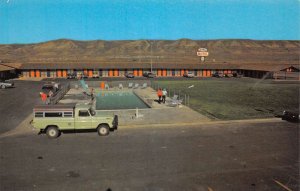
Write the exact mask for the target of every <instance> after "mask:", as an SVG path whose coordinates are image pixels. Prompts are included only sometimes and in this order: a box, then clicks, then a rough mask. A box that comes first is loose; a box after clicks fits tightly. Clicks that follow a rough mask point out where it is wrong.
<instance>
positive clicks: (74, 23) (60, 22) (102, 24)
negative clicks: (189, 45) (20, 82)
mask: <svg viewBox="0 0 300 191" xmlns="http://www.w3.org/2000/svg"><path fill="white" fill-rule="evenodd" d="M182 38H188V39H194V40H209V39H255V40H300V0H0V44H14V43H38V42H43V41H49V40H55V39H73V40H139V39H152V40H176V39H182Z"/></svg>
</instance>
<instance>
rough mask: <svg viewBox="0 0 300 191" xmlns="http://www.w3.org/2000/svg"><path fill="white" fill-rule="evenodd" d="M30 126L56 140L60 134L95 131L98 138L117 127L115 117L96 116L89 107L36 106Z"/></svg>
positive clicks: (84, 105)
mask: <svg viewBox="0 0 300 191" xmlns="http://www.w3.org/2000/svg"><path fill="white" fill-rule="evenodd" d="M33 115H34V117H33V120H32V121H31V125H32V126H33V127H34V128H35V129H38V130H40V133H46V134H47V136H48V137H49V138H57V137H59V136H60V135H61V132H67V131H76V130H96V131H97V132H98V134H99V135H100V136H105V135H108V134H109V131H110V130H116V129H117V127H118V116H117V115H103V114H97V112H96V111H94V110H93V109H92V108H91V107H90V105H86V104H83V103H78V104H71V105H51V106H50V105H38V106H35V107H34V109H33Z"/></svg>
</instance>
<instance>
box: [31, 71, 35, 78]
mask: <svg viewBox="0 0 300 191" xmlns="http://www.w3.org/2000/svg"><path fill="white" fill-rule="evenodd" d="M34 74H35V72H34V70H31V71H30V77H32V78H33V77H34V76H35V75H34Z"/></svg>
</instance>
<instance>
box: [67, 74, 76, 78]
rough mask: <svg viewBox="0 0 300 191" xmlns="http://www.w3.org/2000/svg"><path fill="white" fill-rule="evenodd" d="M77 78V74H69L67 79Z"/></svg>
mask: <svg viewBox="0 0 300 191" xmlns="http://www.w3.org/2000/svg"><path fill="white" fill-rule="evenodd" d="M75 78H76V75H75V73H68V74H67V79H75Z"/></svg>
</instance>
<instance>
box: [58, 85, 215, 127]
mask: <svg viewBox="0 0 300 191" xmlns="http://www.w3.org/2000/svg"><path fill="white" fill-rule="evenodd" d="M116 90H118V89H113V90H112V91H116ZM100 91H103V90H100V89H95V92H96V93H97V92H100ZM104 91H107V90H104ZM108 91H111V90H108ZM119 91H120V90H119ZM121 91H134V92H135V93H136V95H138V96H139V97H140V98H141V99H142V100H143V101H144V102H146V103H147V104H148V105H149V106H151V108H149V109H138V111H137V110H136V109H128V110H105V111H97V112H98V113H101V112H103V113H111V114H116V115H118V116H119V126H120V127H122V126H124V127H125V126H126V127H130V126H143V125H160V124H165V125H167V124H172V125H174V124H178V125H180V124H193V123H201V122H208V121H211V119H209V118H207V117H206V116H204V115H201V114H200V113H198V112H196V111H194V110H192V109H190V108H189V107H186V106H184V105H179V106H177V107H171V106H169V105H168V104H159V103H158V102H156V101H155V100H157V95H156V91H155V90H153V89H152V88H150V87H147V88H145V89H127V88H124V89H123V90H121ZM166 100H167V102H168V101H169V100H171V99H170V98H169V97H167V99H166ZM67 103H90V104H91V105H92V104H93V102H92V101H91V97H90V96H87V95H85V94H84V93H83V89H81V88H78V89H70V90H69V92H67V94H66V95H65V96H64V98H63V99H62V100H60V102H59V104H67ZM137 112H138V116H136V113H137Z"/></svg>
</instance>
